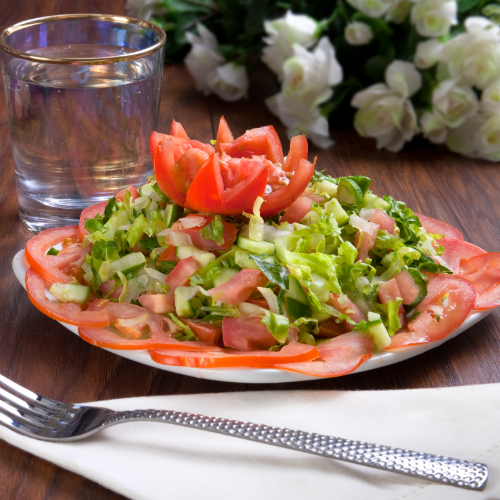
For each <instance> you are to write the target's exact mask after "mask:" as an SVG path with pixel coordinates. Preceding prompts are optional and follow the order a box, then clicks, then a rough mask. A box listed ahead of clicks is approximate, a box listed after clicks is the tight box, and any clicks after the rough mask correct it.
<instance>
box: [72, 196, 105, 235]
mask: <svg viewBox="0 0 500 500" xmlns="http://www.w3.org/2000/svg"><path fill="white" fill-rule="evenodd" d="M107 205H108V202H107V201H101V202H100V203H96V204H95V205H91V206H90V207H87V208H86V209H85V210H83V212H82V214H81V215H80V223H79V224H78V229H79V236H80V238H81V239H82V240H83V237H84V236H85V235H86V234H88V231H87V230H86V229H85V221H86V220H87V219H93V218H94V217H95V216H96V215H97V214H100V215H104V210H105V209H106V206H107Z"/></svg>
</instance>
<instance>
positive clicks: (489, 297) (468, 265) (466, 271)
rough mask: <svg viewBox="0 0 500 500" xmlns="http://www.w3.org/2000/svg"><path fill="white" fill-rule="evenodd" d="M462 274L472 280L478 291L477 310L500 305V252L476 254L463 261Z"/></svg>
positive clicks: (475, 307)
mask: <svg viewBox="0 0 500 500" xmlns="http://www.w3.org/2000/svg"><path fill="white" fill-rule="evenodd" d="M460 276H462V277H463V278H465V279H466V280H468V281H470V282H471V283H472V284H473V285H474V287H475V288H476V291H477V299H476V304H475V305H474V309H475V310H483V309H491V308H492V307H497V306H499V305H500V253H499V252H491V253H483V254H479V255H476V256H475V257H472V258H470V259H467V260H465V261H462V264H461V266H460Z"/></svg>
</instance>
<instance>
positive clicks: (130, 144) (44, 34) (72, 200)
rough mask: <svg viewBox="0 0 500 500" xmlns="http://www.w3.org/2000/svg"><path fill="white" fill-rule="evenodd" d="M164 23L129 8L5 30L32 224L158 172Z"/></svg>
mask: <svg viewBox="0 0 500 500" xmlns="http://www.w3.org/2000/svg"><path fill="white" fill-rule="evenodd" d="M165 38H166V37H165V32H164V31H163V30H162V29H161V28H160V27H158V26H156V25H154V24H151V23H148V22H146V21H142V20H139V19H133V18H128V17H123V16H112V15H92V14H83V15H79V14H72V15H60V16H52V17H43V18H38V19H32V20H29V21H24V22H21V23H18V24H15V25H14V26H11V27H10V28H7V29H6V30H5V31H3V33H2V34H1V35H0V47H1V49H2V51H0V52H1V60H2V70H3V77H4V86H5V94H6V98H7V110H8V115H9V124H10V131H11V140H12V153H13V156H14V163H15V178H16V183H17V192H18V199H19V214H20V217H21V220H22V221H23V223H24V225H25V226H26V227H27V228H28V229H29V230H30V231H32V232H35V233H36V232H39V231H42V230H44V229H48V228H50V227H58V226H66V225H72V224H75V223H78V220H79V216H80V212H81V211H82V210H83V209H84V208H85V207H87V206H89V205H92V204H94V203H98V202H100V201H103V200H106V199H108V198H110V197H111V196H113V195H114V194H115V193H116V192H117V191H118V190H120V189H122V188H124V187H127V186H129V185H138V184H142V183H145V182H147V177H148V176H149V175H151V174H152V164H151V158H150V154H149V136H150V134H151V132H152V131H153V130H155V129H156V126H157V123H158V110H159V104H160V89H161V78H162V72H163V52H164V44H165Z"/></svg>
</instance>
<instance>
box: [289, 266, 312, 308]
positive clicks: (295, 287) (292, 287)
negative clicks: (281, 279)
mask: <svg viewBox="0 0 500 500" xmlns="http://www.w3.org/2000/svg"><path fill="white" fill-rule="evenodd" d="M285 297H290V298H292V299H294V300H295V301H297V302H300V303H301V304H304V305H306V306H308V305H309V301H308V300H307V294H306V292H304V289H303V288H302V285H301V284H300V283H299V280H298V279H297V278H296V277H295V276H292V275H291V274H290V275H289V276H288V290H287V292H286V294H285Z"/></svg>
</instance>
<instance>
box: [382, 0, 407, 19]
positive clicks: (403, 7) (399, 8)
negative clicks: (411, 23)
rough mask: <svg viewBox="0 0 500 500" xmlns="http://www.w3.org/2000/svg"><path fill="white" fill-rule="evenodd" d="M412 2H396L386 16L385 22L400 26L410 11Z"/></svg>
mask: <svg viewBox="0 0 500 500" xmlns="http://www.w3.org/2000/svg"><path fill="white" fill-rule="evenodd" d="M410 7H411V2H410V1H409V0H395V1H393V3H392V6H391V7H390V9H389V10H388V11H387V13H386V14H385V20H386V21H389V22H391V23H396V24H400V23H402V22H403V21H404V20H405V19H406V16H407V14H408V12H409V10H410Z"/></svg>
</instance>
